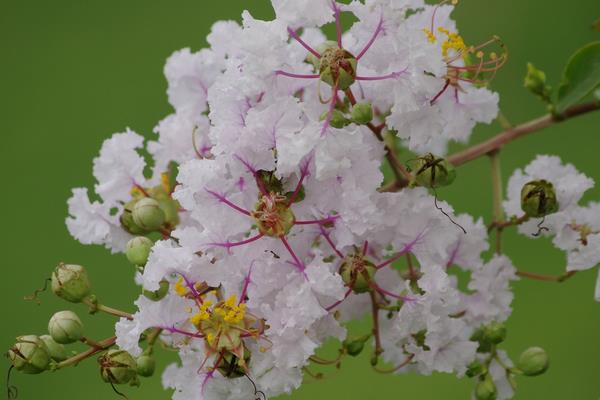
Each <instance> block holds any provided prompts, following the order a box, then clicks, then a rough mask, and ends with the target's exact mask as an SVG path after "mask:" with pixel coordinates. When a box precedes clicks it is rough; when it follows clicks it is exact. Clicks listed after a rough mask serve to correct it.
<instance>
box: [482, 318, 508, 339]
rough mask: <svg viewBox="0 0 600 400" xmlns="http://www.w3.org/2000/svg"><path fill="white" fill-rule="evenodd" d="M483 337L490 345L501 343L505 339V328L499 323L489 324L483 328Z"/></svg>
mask: <svg viewBox="0 0 600 400" xmlns="http://www.w3.org/2000/svg"><path fill="white" fill-rule="evenodd" d="M484 335H485V338H486V340H487V341H489V342H490V343H493V344H499V343H502V342H503V341H504V340H505V339H506V326H505V325H504V324H503V323H501V322H491V323H489V324H488V325H487V326H486V327H485V328H484Z"/></svg>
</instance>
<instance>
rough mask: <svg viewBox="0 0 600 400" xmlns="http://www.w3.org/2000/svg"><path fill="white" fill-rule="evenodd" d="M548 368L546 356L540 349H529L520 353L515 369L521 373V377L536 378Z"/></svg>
mask: <svg viewBox="0 0 600 400" xmlns="http://www.w3.org/2000/svg"><path fill="white" fill-rule="evenodd" d="M549 366H550V360H549V359H548V354H547V353H546V351H545V350H544V349H542V348H541V347H530V348H528V349H527V350H525V351H524V352H523V353H521V356H520V357H519V361H518V362H517V368H518V369H519V370H521V372H523V375H527V376H536V375H541V374H543V373H544V372H546V370H547V369H548V367H549Z"/></svg>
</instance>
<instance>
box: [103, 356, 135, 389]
mask: <svg viewBox="0 0 600 400" xmlns="http://www.w3.org/2000/svg"><path fill="white" fill-rule="evenodd" d="M98 362H99V363H100V376H102V379H103V380H104V381H105V382H107V383H112V384H114V385H121V384H124V383H128V382H130V381H131V380H133V378H135V376H136V370H137V364H136V362H135V360H134V359H133V357H131V354H129V353H128V352H126V351H125V350H118V349H111V350H109V351H107V352H106V353H105V354H104V355H103V356H102V357H100V358H99V359H98Z"/></svg>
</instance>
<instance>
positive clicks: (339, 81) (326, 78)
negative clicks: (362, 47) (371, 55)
mask: <svg viewBox="0 0 600 400" xmlns="http://www.w3.org/2000/svg"><path fill="white" fill-rule="evenodd" d="M356 63H357V62H356V58H355V57H354V56H353V55H352V54H350V52H348V51H346V50H344V49H340V48H339V47H337V46H336V47H329V48H328V49H327V50H325V51H324V52H323V53H321V58H320V60H319V75H320V78H321V80H322V81H323V82H325V83H328V84H329V85H330V86H331V87H334V86H336V85H337V88H338V89H339V90H346V89H348V88H349V87H350V86H351V85H352V84H353V83H354V81H355V79H356Z"/></svg>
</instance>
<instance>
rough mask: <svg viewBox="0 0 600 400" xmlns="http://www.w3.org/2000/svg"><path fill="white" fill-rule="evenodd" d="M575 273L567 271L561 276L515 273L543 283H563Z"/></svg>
mask: <svg viewBox="0 0 600 400" xmlns="http://www.w3.org/2000/svg"><path fill="white" fill-rule="evenodd" d="M576 273H577V271H569V272H567V273H565V274H562V275H542V274H536V273H534V272H526V271H517V276H520V277H523V278H529V279H533V280H536V281H543V282H564V281H566V280H567V279H569V278H571V277H572V276H573V275H575V274H576Z"/></svg>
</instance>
